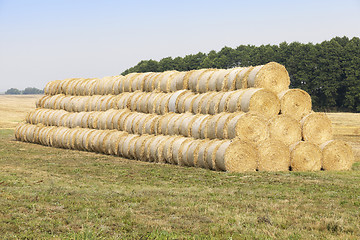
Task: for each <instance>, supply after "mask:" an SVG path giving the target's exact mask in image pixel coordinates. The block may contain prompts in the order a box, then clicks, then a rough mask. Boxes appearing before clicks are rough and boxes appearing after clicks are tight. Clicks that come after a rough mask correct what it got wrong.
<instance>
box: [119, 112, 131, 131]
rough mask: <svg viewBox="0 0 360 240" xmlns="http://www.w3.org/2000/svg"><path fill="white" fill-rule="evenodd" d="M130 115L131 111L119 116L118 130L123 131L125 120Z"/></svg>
mask: <svg viewBox="0 0 360 240" xmlns="http://www.w3.org/2000/svg"><path fill="white" fill-rule="evenodd" d="M132 115H133V112H131V111H129V112H125V113H124V114H122V115H121V118H119V120H118V130H120V131H125V127H126V123H127V118H128V117H130V116H132Z"/></svg>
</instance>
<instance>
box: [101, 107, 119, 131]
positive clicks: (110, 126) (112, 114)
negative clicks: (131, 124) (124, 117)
mask: <svg viewBox="0 0 360 240" xmlns="http://www.w3.org/2000/svg"><path fill="white" fill-rule="evenodd" d="M120 111H121V110H120ZM118 112H119V110H115V109H109V110H107V111H106V115H107V117H106V119H105V122H106V129H109V130H112V129H114V128H116V127H114V124H113V123H114V117H115V115H116V114H117V113H118Z"/></svg>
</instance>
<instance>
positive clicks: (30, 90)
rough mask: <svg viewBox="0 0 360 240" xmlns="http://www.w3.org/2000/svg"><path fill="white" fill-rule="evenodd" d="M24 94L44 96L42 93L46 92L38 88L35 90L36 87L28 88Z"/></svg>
mask: <svg viewBox="0 0 360 240" xmlns="http://www.w3.org/2000/svg"><path fill="white" fill-rule="evenodd" d="M22 93H23V94H42V93H44V91H43V90H40V89H38V88H34V87H27V88H25V89H24V91H23V92H22Z"/></svg>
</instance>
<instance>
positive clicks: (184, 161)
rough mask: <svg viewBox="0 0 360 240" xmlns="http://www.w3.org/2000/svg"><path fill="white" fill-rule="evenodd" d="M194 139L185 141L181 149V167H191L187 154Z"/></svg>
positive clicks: (179, 160)
mask: <svg viewBox="0 0 360 240" xmlns="http://www.w3.org/2000/svg"><path fill="white" fill-rule="evenodd" d="M194 141H195V140H194V139H191V138H188V139H187V140H186V141H184V142H183V143H182V144H181V146H180V149H179V155H178V163H179V165H180V166H189V164H188V161H187V152H188V150H189V147H190V145H191V144H192V143H193V142H194Z"/></svg>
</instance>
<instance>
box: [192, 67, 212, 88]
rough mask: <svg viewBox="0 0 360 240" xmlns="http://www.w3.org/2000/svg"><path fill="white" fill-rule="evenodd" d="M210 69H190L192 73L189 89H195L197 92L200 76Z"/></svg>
mask: <svg viewBox="0 0 360 240" xmlns="http://www.w3.org/2000/svg"><path fill="white" fill-rule="evenodd" d="M206 71H208V69H206V68H203V69H199V70H193V71H190V75H189V76H188V77H189V78H188V79H189V80H188V89H189V90H191V91H193V92H197V91H196V86H197V85H198V82H199V78H200V76H201V74H202V73H204V72H206Z"/></svg>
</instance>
